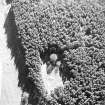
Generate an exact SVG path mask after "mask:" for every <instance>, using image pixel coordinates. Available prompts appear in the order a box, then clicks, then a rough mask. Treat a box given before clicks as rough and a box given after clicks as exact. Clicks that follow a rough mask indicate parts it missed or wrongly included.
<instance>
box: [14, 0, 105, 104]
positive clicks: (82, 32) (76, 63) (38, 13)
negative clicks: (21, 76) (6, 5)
mask: <svg viewBox="0 0 105 105" xmlns="http://www.w3.org/2000/svg"><path fill="white" fill-rule="evenodd" d="M12 9H13V12H14V15H15V23H16V26H17V30H18V38H19V39H21V44H22V46H23V48H24V52H25V55H24V56H25V64H26V65H27V67H28V75H27V78H30V79H31V81H32V83H34V84H35V87H37V89H38V92H39V94H40V95H39V96H41V97H40V99H41V100H42V101H40V103H39V104H42V105H47V104H49V105H104V102H105V70H104V69H105V19H104V18H105V10H104V6H102V5H100V4H99V3H98V2H96V1H94V0H91V1H89V0H74V1H69V0H68V1H67V3H66V2H61V3H60V2H51V1H50V2H49V1H47V2H46V1H44V0H40V1H31V0H28V1H26V0H24V1H20V0H14V1H13V2H12ZM51 53H56V54H57V55H58V59H60V60H61V67H60V74H61V76H62V80H63V82H64V89H61V88H58V89H57V91H56V90H55V92H54V93H52V95H51V100H50V101H48V100H47V98H46V99H44V98H43V97H46V96H45V93H46V92H45V91H46V90H45V88H44V85H43V80H42V77H41V74H40V68H41V63H42V61H43V62H46V61H47V60H48V57H49V55H50V54H51ZM30 90H31V89H30ZM33 91H34V90H33ZM34 92H35V91H34ZM30 94H33V96H32V97H31V98H32V99H34V93H30Z"/></svg>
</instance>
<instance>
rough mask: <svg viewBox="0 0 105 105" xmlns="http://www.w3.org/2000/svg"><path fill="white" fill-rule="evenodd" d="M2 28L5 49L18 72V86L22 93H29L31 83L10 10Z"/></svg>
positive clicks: (13, 17)
mask: <svg viewBox="0 0 105 105" xmlns="http://www.w3.org/2000/svg"><path fill="white" fill-rule="evenodd" d="M4 28H5V31H6V35H7V47H8V48H9V49H10V50H11V58H14V63H15V65H16V68H17V70H18V80H19V81H18V86H19V87H21V89H22V90H23V91H27V92H28V93H29V92H30V88H32V87H33V86H32V83H31V82H30V80H29V79H28V78H27V75H28V70H27V67H26V66H25V58H24V49H23V47H22V45H21V39H19V38H18V32H17V27H16V24H15V16H14V14H13V11H12V9H10V11H9V13H8V16H7V18H6V21H5V24H4Z"/></svg>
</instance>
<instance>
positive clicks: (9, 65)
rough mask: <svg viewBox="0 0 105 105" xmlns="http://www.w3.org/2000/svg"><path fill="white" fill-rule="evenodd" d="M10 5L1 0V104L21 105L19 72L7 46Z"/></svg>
mask: <svg viewBox="0 0 105 105" xmlns="http://www.w3.org/2000/svg"><path fill="white" fill-rule="evenodd" d="M9 8H10V5H8V6H7V5H6V4H5V2H4V3H3V0H0V90H1V91H0V93H1V94H0V105H20V94H21V90H20V89H19V88H18V87H17V84H18V79H17V76H18V73H17V72H16V68H15V65H14V60H13V59H11V51H10V49H8V48H7V42H6V40H7V36H6V34H5V30H4V28H3V25H4V22H5V18H6V16H7V13H8V10H9Z"/></svg>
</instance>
